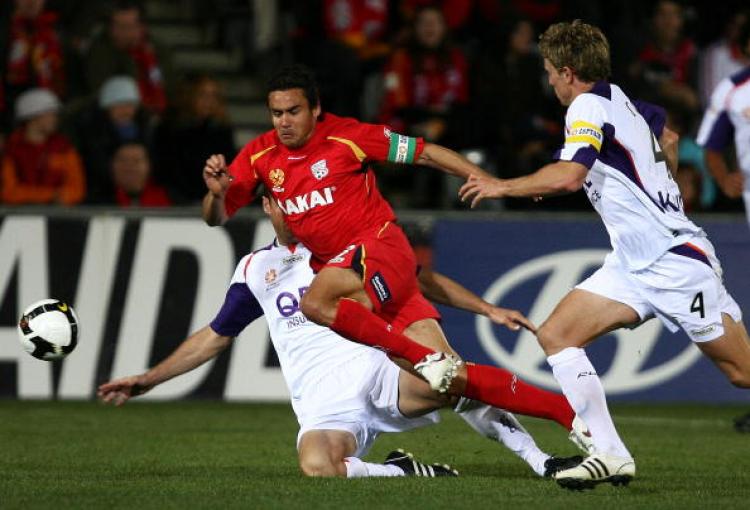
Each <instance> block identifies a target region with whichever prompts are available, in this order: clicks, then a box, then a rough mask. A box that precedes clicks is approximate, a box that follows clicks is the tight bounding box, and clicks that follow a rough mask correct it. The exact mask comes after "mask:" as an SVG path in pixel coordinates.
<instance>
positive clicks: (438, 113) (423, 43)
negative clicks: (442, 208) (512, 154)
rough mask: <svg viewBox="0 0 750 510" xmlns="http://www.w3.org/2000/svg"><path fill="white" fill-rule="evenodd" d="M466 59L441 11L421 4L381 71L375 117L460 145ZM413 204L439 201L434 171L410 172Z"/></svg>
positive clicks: (438, 180) (465, 97) (400, 129)
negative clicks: (381, 96)
mask: <svg viewBox="0 0 750 510" xmlns="http://www.w3.org/2000/svg"><path fill="white" fill-rule="evenodd" d="M468 80H469V77H468V63H467V60H466V57H465V56H464V54H463V52H462V51H461V50H460V49H458V48H457V47H454V46H453V45H452V44H451V43H450V40H449V36H448V29H447V27H446V25H445V19H444V17H443V14H442V11H441V10H440V9H438V8H437V7H423V8H421V9H419V10H418V11H417V14H416V17H415V18H414V30H413V35H412V37H411V38H410V40H409V42H408V43H407V44H406V45H405V47H403V48H400V49H398V50H397V51H396V52H395V53H394V54H393V55H392V56H391V58H390V60H389V62H388V64H387V65H386V67H385V69H384V89H385V97H384V99H383V105H382V111H381V113H380V121H381V122H382V123H383V124H388V125H389V126H391V127H392V129H394V130H395V131H398V132H401V133H407V134H408V135H410V136H418V137H422V138H424V139H425V140H426V141H429V142H433V143H440V144H445V145H450V146H451V147H461V146H463V145H465V143H466V142H465V138H466V137H465V135H466V133H467V130H468V125H469V119H468V115H467V108H466V106H467V102H468V88H469V83H468ZM412 175H413V178H414V185H413V186H412V195H411V197H412V198H413V201H412V205H416V206H427V207H435V206H436V205H438V204H439V203H440V194H439V193H436V191H438V190H439V189H440V185H441V179H442V178H443V176H441V175H440V174H436V173H434V172H415V173H413V174H412Z"/></svg>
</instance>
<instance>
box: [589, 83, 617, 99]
mask: <svg viewBox="0 0 750 510" xmlns="http://www.w3.org/2000/svg"><path fill="white" fill-rule="evenodd" d="M589 92H591V93H592V94H595V95H597V96H600V97H603V98H604V99H607V100H610V101H611V100H612V87H610V85H609V83H607V82H606V81H598V82H596V83H594V86H593V87H592V88H591V90H589Z"/></svg>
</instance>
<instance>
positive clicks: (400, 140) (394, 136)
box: [386, 133, 417, 165]
mask: <svg viewBox="0 0 750 510" xmlns="http://www.w3.org/2000/svg"><path fill="white" fill-rule="evenodd" d="M416 151H417V139H416V138H413V137H411V136H404V135H399V134H398V133H391V141H390V147H389V149H388V157H387V159H386V161H389V162H391V163H403V164H407V165H410V164H412V163H414V154H415V153H416Z"/></svg>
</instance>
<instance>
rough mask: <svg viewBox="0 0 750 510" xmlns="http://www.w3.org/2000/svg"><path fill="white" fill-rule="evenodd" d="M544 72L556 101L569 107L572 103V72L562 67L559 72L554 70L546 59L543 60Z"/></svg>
mask: <svg viewBox="0 0 750 510" xmlns="http://www.w3.org/2000/svg"><path fill="white" fill-rule="evenodd" d="M544 70H545V71H547V78H548V82H549V84H550V87H552V88H553V89H554V90H555V95H556V96H557V99H559V100H560V103H562V105H563V106H568V105H570V103H571V102H573V87H572V84H573V72H572V71H571V70H570V69H568V68H567V67H563V68H562V69H561V70H558V69H555V66H553V65H552V63H551V62H550V61H549V60H547V59H546V58H545V59H544Z"/></svg>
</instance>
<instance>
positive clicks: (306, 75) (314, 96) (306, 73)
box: [266, 64, 320, 108]
mask: <svg viewBox="0 0 750 510" xmlns="http://www.w3.org/2000/svg"><path fill="white" fill-rule="evenodd" d="M290 89H302V93H303V94H304V95H305V98H306V99H307V102H308V103H309V105H310V108H315V107H316V106H318V105H319V104H320V92H319V91H318V82H317V81H316V80H315V74H314V73H313V72H312V70H311V69H310V68H308V67H307V66H303V65H302V64H292V65H287V66H284V67H282V68H281V69H279V70H278V71H276V72H275V73H274V74H273V76H271V79H270V80H268V86H267V94H266V101H268V94H270V93H271V92H275V91H277V90H290Z"/></svg>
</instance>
